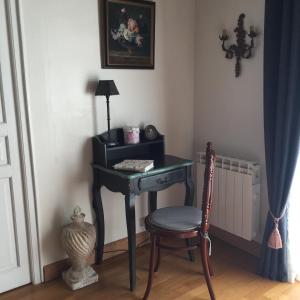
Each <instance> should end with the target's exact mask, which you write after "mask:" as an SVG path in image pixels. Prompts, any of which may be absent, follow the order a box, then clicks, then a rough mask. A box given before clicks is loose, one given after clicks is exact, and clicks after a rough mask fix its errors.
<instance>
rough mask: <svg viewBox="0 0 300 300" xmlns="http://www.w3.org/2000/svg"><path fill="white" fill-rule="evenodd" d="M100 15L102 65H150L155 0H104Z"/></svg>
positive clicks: (152, 64)
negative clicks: (102, 29)
mask: <svg viewBox="0 0 300 300" xmlns="http://www.w3.org/2000/svg"><path fill="white" fill-rule="evenodd" d="M102 19H103V20H102V24H103V25H104V26H103V27H102V28H104V31H105V32H103V31H101V36H102V41H101V42H102V43H101V44H102V49H101V54H102V67H103V68H141V69H146V68H149V69H153V68H154V34H155V2H150V1H133V0H131V1H130V0H105V3H104V15H102ZM103 37H104V39H103Z"/></svg>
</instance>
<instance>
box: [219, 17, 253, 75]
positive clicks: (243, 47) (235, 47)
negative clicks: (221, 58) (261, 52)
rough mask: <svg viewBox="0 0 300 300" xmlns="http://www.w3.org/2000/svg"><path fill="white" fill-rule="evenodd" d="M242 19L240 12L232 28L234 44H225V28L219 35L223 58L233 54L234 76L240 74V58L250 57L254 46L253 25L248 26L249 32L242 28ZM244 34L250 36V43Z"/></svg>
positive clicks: (226, 38)
mask: <svg viewBox="0 0 300 300" xmlns="http://www.w3.org/2000/svg"><path fill="white" fill-rule="evenodd" d="M244 19H245V14H241V15H240V16H239V19H238V25H237V27H236V28H235V29H234V32H235V33H236V44H232V45H230V46H229V47H228V48H226V46H225V41H227V40H228V35H227V33H226V30H225V29H224V30H223V31H222V35H221V36H219V38H220V40H221V41H222V49H223V51H225V53H226V54H225V58H228V59H232V58H233V57H234V56H235V57H236V64H235V77H239V76H240V74H241V60H242V58H246V59H248V58H250V57H252V49H253V48H254V41H253V40H254V38H255V37H256V36H257V33H256V32H255V31H254V26H252V25H251V26H250V32H249V33H247V31H246V30H245V29H244ZM246 34H247V35H248V36H249V37H250V39H251V41H250V45H248V44H247V43H246Z"/></svg>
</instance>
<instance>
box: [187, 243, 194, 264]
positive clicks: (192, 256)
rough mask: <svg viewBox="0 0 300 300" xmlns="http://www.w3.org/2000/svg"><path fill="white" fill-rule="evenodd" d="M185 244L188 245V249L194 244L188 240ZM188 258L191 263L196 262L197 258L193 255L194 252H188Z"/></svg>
mask: <svg viewBox="0 0 300 300" xmlns="http://www.w3.org/2000/svg"><path fill="white" fill-rule="evenodd" d="M185 244H186V246H187V247H190V246H192V243H191V240H190V239H186V240H185ZM188 256H189V261H191V262H194V261H195V257H194V254H193V251H192V250H188Z"/></svg>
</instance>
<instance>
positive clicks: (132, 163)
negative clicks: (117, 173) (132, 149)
mask: <svg viewBox="0 0 300 300" xmlns="http://www.w3.org/2000/svg"><path fill="white" fill-rule="evenodd" d="M113 168H114V169H116V170H123V171H134V172H147V171H149V170H151V169H153V168H154V161H153V160H143V159H125V160H123V161H122V162H120V163H118V164H116V165H114V166H113Z"/></svg>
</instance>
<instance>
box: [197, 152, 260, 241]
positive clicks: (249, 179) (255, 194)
mask: <svg viewBox="0 0 300 300" xmlns="http://www.w3.org/2000/svg"><path fill="white" fill-rule="evenodd" d="M204 168H205V153H204V152H198V162H197V205H198V207H201V203H202V191H203V176H204ZM259 206H260V166H259V165H258V164H257V163H255V162H250V161H244V160H239V159H235V158H231V157H224V156H217V157H216V168H215V177H214V189H213V196H212V209H211V213H210V224H211V225H214V226H216V227H218V228H221V229H223V230H225V231H227V232H230V233H232V234H234V235H237V236H239V237H242V238H244V239H246V240H249V241H251V240H253V239H254V238H255V236H256V234H257V232H258V228H259Z"/></svg>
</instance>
